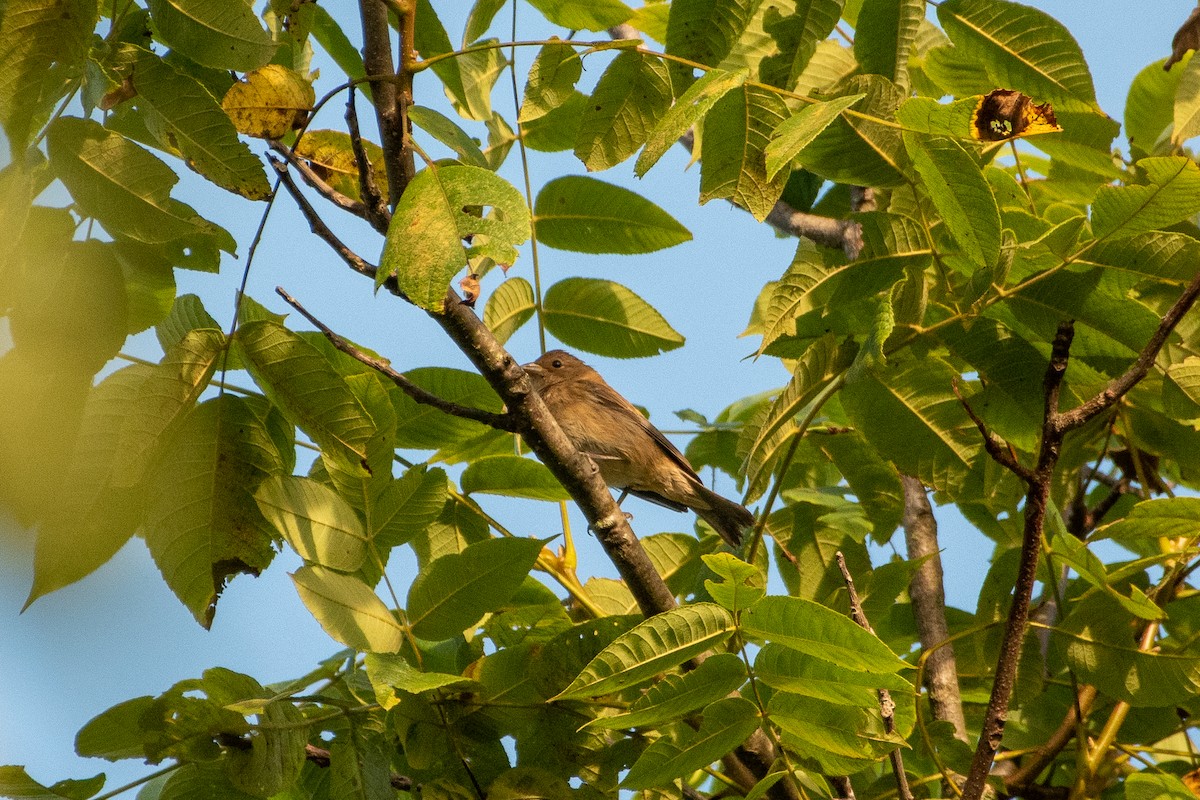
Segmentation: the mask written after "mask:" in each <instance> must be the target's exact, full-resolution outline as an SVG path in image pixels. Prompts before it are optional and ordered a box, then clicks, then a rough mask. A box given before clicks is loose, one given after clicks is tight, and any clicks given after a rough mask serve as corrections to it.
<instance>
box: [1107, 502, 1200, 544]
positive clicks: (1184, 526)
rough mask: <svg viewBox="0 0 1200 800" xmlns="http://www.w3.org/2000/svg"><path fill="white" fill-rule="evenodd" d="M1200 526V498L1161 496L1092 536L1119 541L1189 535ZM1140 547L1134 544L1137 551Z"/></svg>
mask: <svg viewBox="0 0 1200 800" xmlns="http://www.w3.org/2000/svg"><path fill="white" fill-rule="evenodd" d="M1198 526H1200V500H1198V499H1196V498H1193V497H1162V498H1159V499H1157V500H1144V501H1142V502H1140V503H1138V504H1137V505H1135V506H1134V507H1133V508H1131V509H1130V510H1129V513H1128V514H1127V515H1126V516H1124V517H1122V518H1121V519H1119V520H1117V521H1116V522H1110V523H1108V524H1107V525H1102V526H1100V527H1099V528H1097V529H1096V531H1095V533H1093V534H1092V535H1091V536H1090V537H1089V539H1091V540H1095V539H1112V540H1113V541H1115V542H1117V543H1118V544H1121V543H1130V544H1133V543H1136V542H1138V541H1139V540H1142V539H1146V540H1151V541H1157V540H1158V539H1159V538H1166V539H1175V538H1179V537H1184V538H1190V537H1192V536H1195V535H1196V530H1197V527H1198ZM1138 549H1139V548H1137V547H1135V548H1134V551H1135V552H1136V551H1137V550H1138Z"/></svg>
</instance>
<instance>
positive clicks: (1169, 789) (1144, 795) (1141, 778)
mask: <svg viewBox="0 0 1200 800" xmlns="http://www.w3.org/2000/svg"><path fill="white" fill-rule="evenodd" d="M1123 784H1124V789H1125V798H1126V800H1192V798H1193V797H1195V796H1196V793H1195V792H1193V791H1192V790H1191V789H1190V788H1189V787H1188V785H1187V784H1186V783H1184V782H1183V781H1181V780H1180V779H1179V778H1177V777H1175V776H1174V775H1171V774H1169V773H1151V772H1135V773H1133V774H1131V775H1127V776H1126V777H1125V779H1124V781H1123Z"/></svg>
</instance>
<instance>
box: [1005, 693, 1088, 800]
mask: <svg viewBox="0 0 1200 800" xmlns="http://www.w3.org/2000/svg"><path fill="white" fill-rule="evenodd" d="M1097 694H1099V692H1097V690H1096V687H1094V686H1083V687H1080V689H1079V694H1078V695H1077V696H1076V702H1075V703H1073V704H1072V705H1071V708H1070V710H1069V711H1068V712H1067V715H1066V716H1065V717H1063V721H1062V722H1061V723H1060V724H1059V726H1058V728H1057V729H1056V730H1055V731H1054V733H1052V734H1050V736H1049V738H1047V739H1046V741H1045V742H1043V743H1042V744H1041V746H1040V747H1038V749H1037V750H1036V751H1035V752H1034V753H1033V754H1032V755H1031V756H1029V757H1027V758H1025V759H1023V760H1022V761H1021V766H1020V767H1018V768H1017V770H1016V771H1015V772H1013V773H1012V774H1011V775H1009V776H1008V779H1007V780H1006V781H1005V787H1006V789H1007V791H1009V792H1010V793H1012V794H1020V795H1022V796H1027V795H1025V788H1026V787H1028V786H1029V785H1030V784H1032V783H1033V782H1034V781H1035V780H1037V778H1038V776H1039V775H1041V774H1042V770H1044V769H1045V768H1046V767H1048V766H1049V765H1050V762H1051V761H1053V760H1054V758H1055V756H1057V755H1058V754H1059V753H1061V752H1062V750H1063V748H1064V747H1066V746H1067V745H1068V744H1069V743H1070V741H1071V739H1073V738H1075V733H1076V731H1078V730H1079V721H1080V714H1083V715H1084V716H1086V715H1087V713H1088V711H1090V710H1091V708H1092V704H1093V703H1094V702H1096V695H1097Z"/></svg>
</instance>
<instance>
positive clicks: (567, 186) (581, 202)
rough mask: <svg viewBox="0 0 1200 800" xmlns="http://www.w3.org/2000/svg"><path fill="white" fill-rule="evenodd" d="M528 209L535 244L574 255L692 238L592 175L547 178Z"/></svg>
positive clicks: (645, 249) (638, 249) (644, 249)
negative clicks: (568, 251) (536, 239)
mask: <svg viewBox="0 0 1200 800" xmlns="http://www.w3.org/2000/svg"><path fill="white" fill-rule="evenodd" d="M533 213H534V224H535V225H536V229H537V235H538V241H539V242H541V243H542V244H545V245H548V246H550V247H555V248H558V249H559V250H570V251H572V252H576V253H621V254H628V255H632V254H636V253H652V252H654V251H656V250H662V249H664V248H667V247H673V246H675V245H677V244H680V243H682V242H686V241H689V240H690V239H691V238H692V235H691V233H689V232H688V230H687V228H685V227H683V226H682V225H680V224H679V223H678V222H676V221H675V219H674V218H673V217H672V216H671V215H670V214H668V213H667V212H665V211H663V210H662V209H661V208H659V207H658V206H656V205H655V204H654V203H652V202H650V201H649V200H647V199H646V198H644V197H642V196H641V195H639V194H636V193H634V192H631V191H629V190H628V189H625V188H623V187H620V186H616V185H614V184H611V183H605V182H603V181H599V180H596V179H595V178H586V177H582V176H574V175H567V176H564V177H561V178H556V179H554V180H552V181H550V182H549V183H547V184H546V185H545V186H543V187H542V190H541V191H540V192H538V196H537V201H536V202H535V203H534V212H533Z"/></svg>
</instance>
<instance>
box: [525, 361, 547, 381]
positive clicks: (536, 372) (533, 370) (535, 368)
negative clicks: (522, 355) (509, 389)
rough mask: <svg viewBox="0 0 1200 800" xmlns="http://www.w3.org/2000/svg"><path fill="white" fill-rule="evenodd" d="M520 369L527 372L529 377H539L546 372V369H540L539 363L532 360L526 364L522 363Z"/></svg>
mask: <svg viewBox="0 0 1200 800" xmlns="http://www.w3.org/2000/svg"><path fill="white" fill-rule="evenodd" d="M521 369H523V370H525V371H526V372H527V373H529V377H531V378H540V377H542V376H543V375H545V374H546V370H544V369H542V365H541V364H535V363H533V362H532V361H531V362H529V363H528V364H522V365H521Z"/></svg>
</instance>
